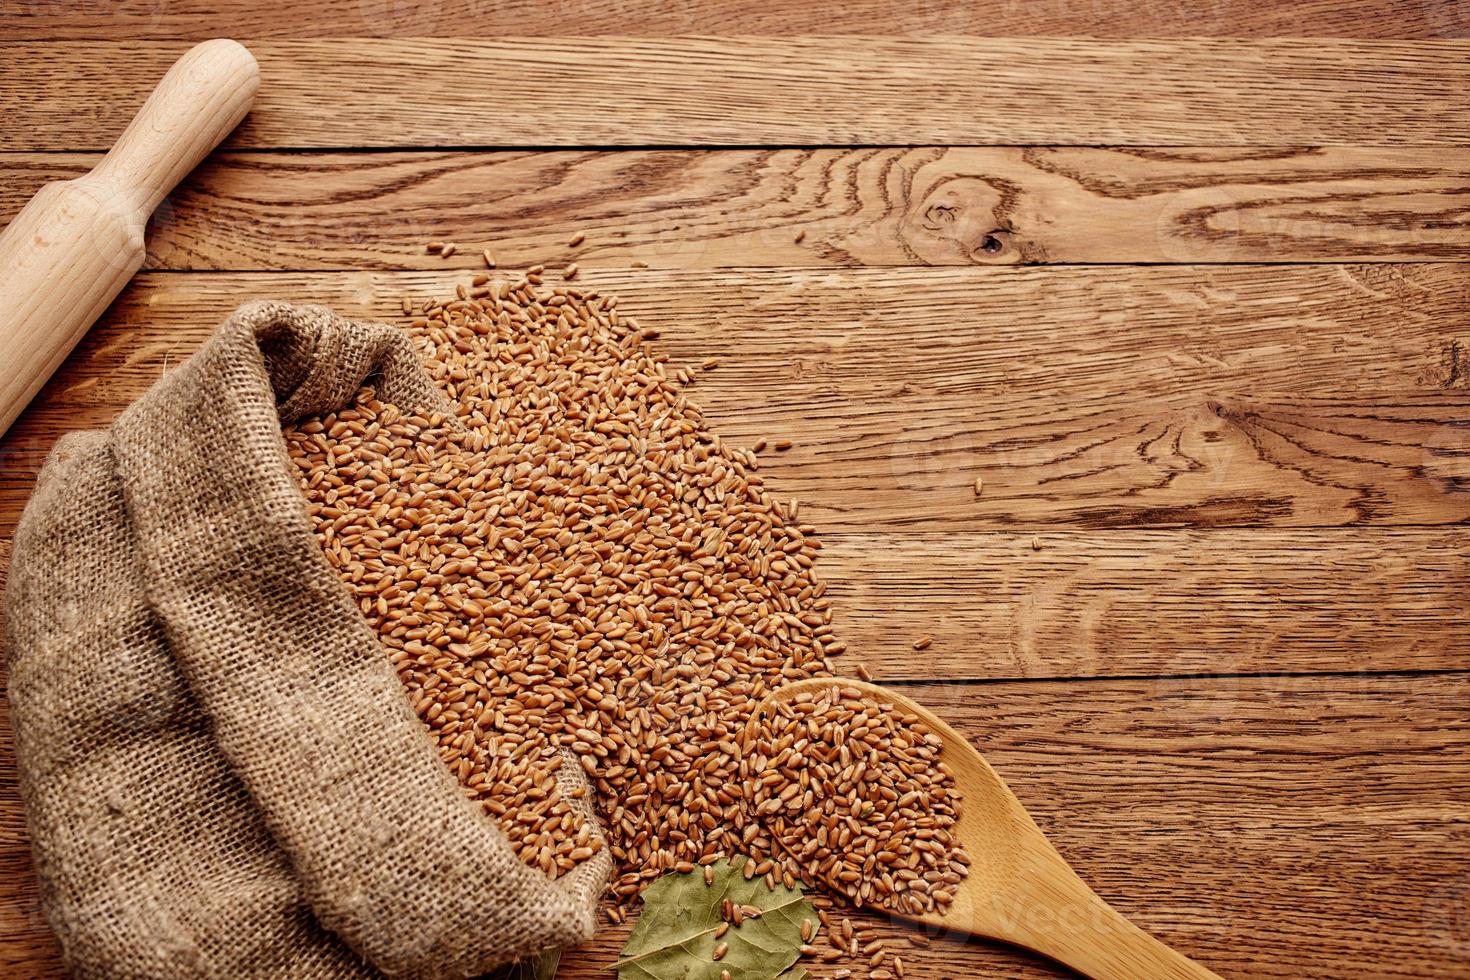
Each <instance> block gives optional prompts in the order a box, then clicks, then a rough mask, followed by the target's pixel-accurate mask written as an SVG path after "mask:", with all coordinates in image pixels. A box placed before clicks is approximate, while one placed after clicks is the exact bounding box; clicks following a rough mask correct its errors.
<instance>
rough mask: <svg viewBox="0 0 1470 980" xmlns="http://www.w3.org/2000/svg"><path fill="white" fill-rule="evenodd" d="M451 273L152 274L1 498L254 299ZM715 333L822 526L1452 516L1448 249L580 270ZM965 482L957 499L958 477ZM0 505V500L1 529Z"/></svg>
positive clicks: (384, 298) (1212, 523) (384, 313)
mask: <svg viewBox="0 0 1470 980" xmlns="http://www.w3.org/2000/svg"><path fill="white" fill-rule="evenodd" d="M461 279H462V274H460V273H455V272H452V271H450V272H438V273H429V272H403V273H369V272H356V273H350V272H344V273H333V274H325V273H323V274H301V273H268V274H240V273H230V274H218V275H211V274H173V273H149V274H145V275H144V276H142V277H140V279H139V280H137V281H136V282H135V283H134V285H133V287H132V288H130V289H129V290H128V291H127V292H126V293H125V294H124V296H123V297H122V298H121V299H120V300H119V302H118V303H117V304H115V305H114V307H113V309H112V310H111V311H110V313H109V314H108V315H107V316H106V317H105V318H104V320H103V322H102V323H101V324H100V325H99V326H98V327H97V328H96V329H94V330H93V331H92V333H91V334H90V335H89V336H88V337H87V339H86V340H85V341H84V342H83V344H82V345H81V347H79V349H78V351H77V353H76V355H75V356H74V358H73V360H72V362H71V364H70V366H69V368H68V369H67V370H66V371H65V372H64V373H63V375H62V376H61V377H60V378H59V379H57V380H56V381H54V382H53V383H52V384H51V385H48V386H47V387H46V388H45V389H43V391H42V393H41V395H40V397H39V398H38V400H37V401H36V402H35V403H33V405H32V407H31V408H30V409H29V410H28V411H27V413H26V414H25V415H23V416H22V418H21V419H20V420H19V421H18V423H17V425H16V428H15V430H14V432H13V433H12V438H11V440H10V441H9V442H8V443H7V445H8V447H9V451H10V453H11V455H12V463H11V466H10V468H9V471H10V473H9V476H8V477H6V478H5V480H4V481H3V482H0V508H3V511H4V512H8V513H12V514H13V513H14V512H15V509H16V508H17V507H18V506H19V504H20V502H21V500H23V499H24V497H25V496H26V495H27V494H28V493H29V478H30V477H29V476H28V475H27V474H28V473H30V472H33V470H34V467H35V466H36V465H38V461H39V457H40V456H41V455H43V453H44V451H45V450H46V449H47V448H49V446H50V444H51V443H52V442H53V441H54V439H55V438H56V436H57V435H58V434H59V433H61V432H63V431H66V430H68V429H71V428H76V427H79V426H88V425H102V424H105V423H106V422H107V421H108V420H109V419H110V418H111V417H112V416H113V415H114V414H116V412H118V411H119V410H120V409H121V408H122V407H123V406H124V405H126V404H127V403H128V402H130V401H131V400H132V399H133V398H136V397H137V396H138V395H139V394H141V393H142V392H143V391H144V390H145V389H146V388H147V387H148V386H149V385H151V384H152V383H153V382H154V381H155V380H156V379H157V378H158V377H159V375H160V373H161V372H162V371H163V370H164V369H165V368H166V367H167V366H168V365H169V364H170V363H172V364H177V363H178V362H179V361H180V360H182V359H183V358H184V357H187V356H188V355H189V354H190V353H191V352H192V351H193V350H194V349H195V347H197V346H198V344H199V343H200V342H201V341H202V340H203V339H204V337H205V336H207V334H208V333H209V332H210V331H211V330H213V329H214V327H215V326H216V325H217V324H218V323H219V322H220V321H221V320H222V319H223V318H224V316H225V315H226V314H227V313H228V312H229V311H231V310H232V309H233V308H234V307H235V306H236V305H238V304H239V303H240V302H242V301H243V300H245V299H247V298H265V297H271V298H282V299H289V300H294V301H297V302H309V303H310V302H314V303H321V304H324V305H328V306H331V307H333V308H335V309H337V310H338V311H339V312H341V313H343V314H345V315H349V316H357V317H367V318H376V319H384V320H391V321H394V322H398V321H401V320H402V319H403V317H402V313H401V309H400V307H399V301H400V298H401V297H403V296H409V297H413V298H414V299H415V300H416V301H417V300H422V299H426V298H430V297H436V296H438V297H443V296H450V295H452V294H453V284H454V283H455V282H456V281H460V280H461ZM578 282H579V284H580V285H581V286H583V287H584V288H587V289H603V290H606V291H610V292H613V293H616V294H618V295H619V296H620V297H621V298H622V307H621V308H622V309H624V310H625V311H627V312H629V313H636V314H637V315H638V316H639V317H640V318H641V319H642V321H643V322H644V323H646V324H649V325H657V326H658V327H660V328H661V329H662V331H663V334H662V337H661V339H660V344H661V345H662V346H663V347H664V349H665V350H667V351H668V352H669V353H670V355H671V356H672V357H673V358H674V359H675V361H676V362H677V363H690V364H696V365H697V364H698V363H699V362H702V361H703V360H705V359H706V358H710V357H714V358H716V359H717V361H718V362H719V367H718V368H716V369H715V370H712V371H701V372H697V373H698V375H699V377H698V380H697V382H696V384H695V386H694V390H693V391H694V398H695V400H696V401H697V402H698V403H700V404H701V405H702V406H704V408H705V409H706V410H707V412H708V413H709V415H710V418H711V419H712V421H713V423H714V425H715V427H716V429H717V430H719V431H721V432H722V433H723V434H724V435H725V436H726V437H727V438H730V439H733V440H735V441H736V442H739V443H743V444H750V443H753V442H755V441H756V440H757V439H758V438H762V437H765V438H770V439H776V438H783V437H784V438H790V439H792V440H794V441H795V442H796V445H795V447H794V448H793V449H791V450H790V451H789V452H783V453H775V452H769V451H768V452H767V453H766V454H765V456H764V462H763V464H762V471H763V473H765V474H766V475H767V478H768V479H770V480H771V481H772V482H773V484H775V485H779V486H781V487H783V490H784V492H786V493H789V494H790V495H792V496H796V497H799V498H802V499H803V500H805V501H806V503H805V506H804V511H803V512H804V513H805V514H806V515H807V517H808V519H810V520H812V521H813V522H815V523H817V524H819V525H821V526H823V527H824V528H826V529H829V530H833V531H868V530H874V529H877V528H886V529H890V530H895V529H904V530H909V531H919V530H930V531H944V532H948V533H953V532H958V531H963V530H985V529H1004V528H1011V529H1020V530H1031V529H1036V528H1043V527H1058V526H1070V527H1082V528H1103V527H1137V526H1199V527H1220V526H1263V525H1269V526H1281V527H1320V526H1349V525H1451V524H1456V523H1460V522H1463V521H1465V520H1467V519H1470V493H1467V492H1466V487H1467V486H1470V336H1467V332H1470V279H1467V278H1466V276H1465V274H1464V272H1463V271H1462V269H1461V267H1459V266H1454V265H1439V264H1416V265H1402V266H1397V265H1368V266H1291V267H1286V266H1282V267H1259V266H1215V267H1209V268H1171V267H1167V266H1155V267H1127V268H1116V269H1110V268H1096V267H1086V266H1083V267H1056V268H1039V269H1022V268H987V269H932V270H918V269H912V270H902V271H890V270H883V269H853V270H839V271H828V270H793V269H785V270H729V271H715V272H703V271H685V270H626V269H623V270H619V269H598V268H591V269H588V270H587V271H585V272H583V273H582V274H581V276H580V277H579V280H578ZM977 478H980V479H982V480H983V481H984V492H983V493H982V494H981V495H979V496H976V494H975V492H974V482H975V480H976V479H977ZM5 533H8V528H7V527H5V526H3V525H0V534H5Z"/></svg>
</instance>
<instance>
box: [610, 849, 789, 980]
mask: <svg viewBox="0 0 1470 980" xmlns="http://www.w3.org/2000/svg"><path fill="white" fill-rule="evenodd" d="M745 860H746V859H745V858H736V859H735V860H734V861H733V862H730V861H719V862H716V863H715V864H713V865H711V867H712V868H713V871H714V884H711V885H706V884H705V883H704V872H703V869H699V870H696V871H693V872H690V873H689V874H667V875H664V876H663V877H662V878H660V879H659V880H658V881H656V882H654V883H653V884H652V885H651V886H649V888H648V890H647V891H645V892H644V893H643V912H642V913H641V914H640V915H639V916H638V924H637V926H635V927H634V929H633V935H632V936H630V937H629V938H628V944H627V945H626V946H624V947H623V956H622V959H620V960H618V962H617V963H616V964H614V967H615V968H616V969H617V971H618V980H720V973H721V971H729V974H730V977H731V980H775V978H776V977H781V976H783V975H785V974H786V971H787V970H788V969H790V967H791V965H792V964H793V963H795V962H796V960H797V958H798V957H799V956H800V955H801V946H802V942H801V923H802V920H803V919H811V920H813V921H815V920H816V917H817V913H816V910H814V909H813V908H812V906H811V903H809V902H808V901H807V900H806V898H805V897H803V895H802V892H801V889H800V888H786V887H784V886H782V885H780V884H778V885H777V886H776V887H775V888H774V889H771V888H767V887H766V882H765V878H764V877H756V878H752V879H750V880H749V881H747V880H746V879H745V875H744V874H742V873H741V868H743V867H744V865H745ZM727 898H728V899H729V900H730V901H731V902H733V903H734V904H736V905H753V906H755V907H756V908H758V909H760V910H761V915H760V916H758V917H749V918H746V919H745V921H744V923H743V924H741V925H740V926H739V928H736V927H735V926H731V927H730V929H729V930H728V931H727V932H726V933H725V934H724V935H723V936H721V937H720V938H719V939H718V940H716V939H715V930H716V929H718V928H719V926H720V923H722V922H724V921H725V920H724V919H723V918H721V917H720V903H721V902H722V901H723V900H724V899H727ZM718 943H724V944H725V945H726V947H727V949H726V953H725V955H724V957H723V958H721V959H720V960H718V961H717V960H715V959H714V949H715V946H716V945H717V944H718ZM798 975H799V974H798Z"/></svg>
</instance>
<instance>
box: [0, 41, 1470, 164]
mask: <svg viewBox="0 0 1470 980" xmlns="http://www.w3.org/2000/svg"><path fill="white" fill-rule="evenodd" d="M184 47H185V44H184V43H182V42H173V41H169V42H147V41H118V42H106V43H103V42H94V41H87V42H78V41H61V42H35V41H18V42H12V43H8V44H6V45H5V47H4V51H3V57H0V104H3V105H5V106H7V107H8V109H7V112H6V113H5V115H4V117H3V119H0V150H84V149H102V148H105V147H106V145H107V144H110V143H111V142H112V140H113V138H114V136H115V134H116V133H118V132H119V131H120V130H121V129H122V127H123V125H124V123H125V122H126V121H127V119H128V118H130V117H131V116H132V114H133V113H134V111H135V110H136V108H137V106H138V105H139V104H141V102H142V100H143V98H144V96H145V94H146V93H147V92H148V91H149V90H151V89H152V87H153V86H154V84H155V83H156V82H157V80H158V78H159V77H160V76H161V75H162V74H163V72H164V71H165V70H166V69H167V67H168V65H169V64H170V63H171V62H172V61H173V60H174V59H176V58H177V57H178V56H179V54H180V53H181V52H182V50H183V49H184ZM252 49H253V50H254V51H255V53H256V54H257V56H258V57H259V59H260V63H261V72H262V85H261V93H260V97H259V99H258V101H257V103H256V109H255V111H254V112H253V113H252V114H251V117H250V118H249V119H248V120H247V121H246V122H245V124H244V125H243V126H242V128H241V129H240V130H239V131H238V133H237V135H236V137H235V139H234V145H236V146H255V147H344V146H350V147H359V146H360V147H369V146H371V147H429V146H469V145H478V146H579V145H606V146H628V145H646V144H698V145H732V146H749V145H800V146H807V145H821V144H835V145H863V144H880V145H881V144H887V145H921V146H922V145H928V144H934V143H941V144H950V143H961V144H989V143H1001V144H1007V145H1015V144H1026V143H1042V144H1046V143H1056V144H1066V145H1094V144H1102V145H1108V144H1119V145H1133V146H1154V145H1175V146H1180V145H1188V146H1196V145H1201V144H1215V143H1219V144H1226V145H1242V146H1244V145H1280V144H1283V143H1289V144H1342V143H1348V144H1351V143H1371V144H1377V145H1390V144H1403V145H1422V144H1445V145H1463V144H1464V143H1465V142H1466V141H1467V140H1470V135H1467V134H1470V102H1467V101H1466V100H1465V99H1464V98H1462V97H1461V94H1462V93H1463V92H1465V91H1466V90H1470V57H1467V56H1470V41H1464V40H1453V41H1335V40H1327V39H1321V40H1319V39H1304V40H1254V41H1252V40H1245V41H1241V40H1233V39H1232V40H1225V39H1203V38H1201V39H1181V40H1155V41H1107V40H1089V39H1075V38H1019V39H1017V38H954V37H948V38H943V37H940V38H873V37H790V38H751V37H743V38H708V37H705V38H687V37H686V38H645V39H638V38H603V37H599V38H566V37H556V38H488V39H487V38H469V39H453V40H447V39H415V40H399V39H360V38H354V39H322V40H316V39H313V40H304V39H303V40H277V39H271V40H262V41H259V42H253V43H252ZM854 65H861V66H863V70H862V71H861V72H854V71H853V70H852V68H853V66H854ZM104 81H105V84H103V82H104Z"/></svg>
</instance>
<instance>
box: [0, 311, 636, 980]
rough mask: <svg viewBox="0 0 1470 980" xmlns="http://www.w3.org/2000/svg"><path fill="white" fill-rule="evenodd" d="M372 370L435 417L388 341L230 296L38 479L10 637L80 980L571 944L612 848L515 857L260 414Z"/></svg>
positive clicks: (322, 970) (293, 413)
mask: <svg viewBox="0 0 1470 980" xmlns="http://www.w3.org/2000/svg"><path fill="white" fill-rule="evenodd" d="M373 375H375V376H376V378H377V380H376V384H377V385H378V388H379V390H380V391H381V392H382V393H383V394H384V395H385V396H387V397H388V398H390V399H392V400H393V401H395V402H398V403H399V404H401V405H404V406H405V407H407V406H414V407H418V408H431V407H443V403H442V401H440V399H439V396H438V394H437V393H436V391H435V390H434V389H433V387H432V386H431V385H430V383H429V382H428V380H427V379H426V377H425V376H424V374H423V373H422V371H421V369H420V367H419V365H418V362H417V360H416V359H415V356H414V354H413V351H412V348H411V347H410V345H409V343H408V341H407V340H406V339H405V337H404V336H403V335H402V334H400V333H399V332H398V331H397V330H395V329H393V328H392V327H388V326H382V325H368V324H360V323H353V322H349V321H347V320H343V319H341V318H339V317H337V316H334V315H333V314H332V313H330V312H329V311H327V310H323V309H319V308H296V307H291V306H288V305H285V304H279V303H263V304H254V305H250V306H246V307H242V308H241V309H240V310H239V311H238V312H236V313H235V315H234V316H233V317H231V318H230V320H229V321H228V322H226V323H225V324H224V325H223V326H222V327H221V328H220V329H219V330H218V331H217V332H216V333H215V334H214V336H213V337H212V338H211V339H210V340H209V341H208V342H207V343H206V344H205V346H204V347H203V349H201V350H200V351H199V352H198V353H197V354H195V355H194V357H192V358H191V359H190V360H189V361H188V362H186V363H185V364H183V365H181V366H180V367H179V368H178V369H177V370H175V371H173V372H171V373H170V374H168V375H167V376H165V377H164V378H163V379H162V380H161V381H160V382H159V383H158V384H157V385H155V386H154V387H153V389H152V390H151V391H149V392H148V393H147V394H146V395H145V396H144V397H143V398H141V399H140V400H139V401H138V402H137V403H136V404H134V405H133V406H132V407H130V408H129V409H128V410H127V411H126V412H124V413H123V414H122V416H121V417H120V418H119V419H118V420H117V421H116V422H115V423H114V424H113V425H112V427H111V428H110V429H108V430H107V431H106V432H89V433H79V434H75V435H71V436H68V437H67V438H65V439H63V440H62V441H61V443H60V444H58V446H57V447H56V450H55V452H54V453H53V454H52V456H51V459H50V460H49V461H48V462H47V464H46V467H45V470H44V471H43V472H42V474H41V478H40V481H39V483H38V485H37V487H36V491H35V495H34V496H33V497H32V499H31V501H30V504H29V505H28V506H27V508H26V511H25V514H24V516H23V517H22V520H21V525H20V528H19V530H18V531H17V532H16V538H15V549H14V554H13V557H12V563H11V570H10V579H9V587H8V591H7V594H6V633H7V635H6V649H7V651H8V655H9V658H10V679H11V680H10V698H11V705H12V710H13V712H14V720H15V728H16V742H17V754H18V758H19V762H20V774H21V788H22V792H23V794H24V798H25V805H26V816H27V823H28V826H29V829H30V833H31V838H32V840H33V842H34V849H35V857H36V864H37V868H38V870H39V873H40V877H41V883H42V891H43V896H42V897H43V902H44V903H45V906H46V909H47V914H48V916H49V917H50V919H51V922H52V925H53V927H54V928H55V930H56V932H57V935H58V936H59V937H60V939H61V942H62V945H63V948H64V950H65V953H66V957H67V961H68V963H69V965H70V967H71V968H72V970H73V972H74V973H75V974H76V975H77V976H81V977H108V978H119V977H228V978H235V977H257V976H258V977H265V976H270V977H312V978H316V977H358V976H371V975H374V974H375V971H382V972H384V973H387V974H389V975H394V976H406V977H420V976H422V977H430V976H470V975H474V974H476V973H480V972H483V971H485V970H487V969H489V968H491V967H493V966H495V965H497V964H500V963H503V962H505V961H507V960H510V959H512V958H514V957H518V956H521V955H524V954H528V953H531V952H534V951H536V950H538V949H542V948H545V947H549V946H557V945H566V944H569V943H574V942H578V941H581V940H583V939H586V938H587V937H588V936H589V935H590V934H591V932H592V928H593V913H594V904H595V900H596V897H597V895H598V894H599V892H600V891H601V889H602V887H603V884H604V882H605V880H606V877H607V874H608V871H609V859H608V857H607V851H606V849H604V850H603V852H602V853H601V854H600V855H599V856H598V858H596V859H594V860H592V861H588V862H585V863H584V864H583V865H582V866H580V867H579V868H578V869H577V870H576V871H575V872H573V873H571V874H569V875H567V876H565V877H563V878H562V879H560V880H559V881H557V882H555V883H552V882H550V881H548V880H547V879H546V878H545V877H544V876H543V875H542V874H541V873H540V872H538V871H535V870H532V869H531V868H528V867H526V866H525V865H524V864H522V863H521V862H520V861H518V860H517V859H516V857H515V855H514V853H513V852H512V851H511V848H510V845H509V843H508V842H507V840H506V839H505V837H504V836H503V835H502V834H501V833H500V831H499V829H498V828H497V827H496V826H495V825H494V823H493V822H492V821H491V820H490V819H489V818H488V817H486V816H485V815H484V814H483V813H482V812H481V811H480V809H479V807H478V806H477V805H475V804H472V803H471V802H470V801H469V800H468V799H467V798H466V797H465V796H464V794H463V793H462V791H461V789H460V787H459V785H458V783H457V782H456V780H455V779H454V777H453V776H452V775H451V774H450V772H449V770H448V768H447V767H446V766H444V764H443V763H442V762H441V761H440V760H439V758H438V756H437V754H436V752H435V750H434V748H433V746H432V744H431V741H430V739H429V737H428V736H427V734H426V732H425V730H424V728H423V726H422V724H421V723H420V721H419V720H418V718H416V717H415V716H414V714H413V711H412V709H411V708H410V706H409V704H408V702H407V699H406V697H405V695H404V693H403V690H402V687H401V686H400V684H399V682H398V679H397V678H396V677H395V676H394V674H393V671H392V668H391V667H390V666H389V663H388V659H387V657H386V655H385V654H384V652H383V650H382V649H381V648H380V647H379V645H378V641H377V638H376V636H375V635H374V634H373V633H372V631H371V630H370V629H369V627H368V626H367V624H366V622H365V621H364V620H363V619H362V618H361V617H360V616H359V615H358V613H357V611H356V609H355V607H354V605H353V603H352V600H351V599H350V598H349V596H348V594H347V591H346V590H345V588H344V587H343V586H342V585H341V584H340V582H339V581H338V580H337V577H336V575H335V574H334V573H333V571H332V570H331V568H330V567H329V566H328V565H327V562H326V559H325V557H324V556H323V555H322V553H321V551H320V549H319V548H318V546H317V543H316V541H315V540H314V539H313V537H312V534H311V531H310V528H309V525H308V519H307V515H306V509H305V502H304V500H303V499H302V496H301V494H300V492H299V491H298V489H297V487H296V485H295V483H294V482H293V478H292V476H291V474H290V469H289V463H288V461H287V457H286V453H285V448H284V444H283V441H282V438H281V432H280V427H281V421H282V419H293V418H296V417H299V416H302V415H307V414H312V413H316V412H319V411H324V410H328V409H332V408H336V407H338V406H340V405H342V404H343V403H345V402H346V401H347V400H348V399H349V398H350V397H351V396H352V394H353V393H354V392H355V391H356V389H357V388H358V387H359V384H360V383H361V382H362V381H363V380H364V379H365V378H367V377H369V376H373ZM563 770H564V772H565V774H566V775H565V777H564V778H566V779H569V780H579V781H580V779H581V770H580V767H578V766H575V765H572V766H566V767H563Z"/></svg>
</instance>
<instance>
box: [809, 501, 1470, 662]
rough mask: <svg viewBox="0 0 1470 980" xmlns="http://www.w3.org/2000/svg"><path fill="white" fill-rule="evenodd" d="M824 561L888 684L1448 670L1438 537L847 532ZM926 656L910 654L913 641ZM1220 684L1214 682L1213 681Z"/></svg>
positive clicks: (1332, 532) (853, 636)
mask: <svg viewBox="0 0 1470 980" xmlns="http://www.w3.org/2000/svg"><path fill="white" fill-rule="evenodd" d="M823 541H824V543H825V544H826V546H827V547H826V548H825V549H824V550H823V552H822V555H821V558H820V560H819V563H818V566H817V567H818V570H819V572H820V573H821V575H822V577H823V579H825V580H826V581H827V582H829V583H830V585H831V595H832V596H833V608H834V621H835V623H836V625H837V629H838V631H839V633H840V635H841V636H842V638H843V639H845V640H846V641H847V643H848V650H849V651H850V653H851V656H850V657H849V658H848V660H846V661H844V662H845V663H847V664H848V665H849V666H848V669H851V664H852V662H853V661H861V662H863V663H865V664H867V665H868V666H869V668H870V669H871V670H872V672H873V673H874V675H875V676H876V677H878V678H879V679H882V680H896V679H902V680H943V679H955V678H987V679H999V678H1028V677H1030V678H1035V677H1100V676H1101V677H1106V676H1139V675H1160V676H1167V675H1181V674H1205V673H1211V674H1246V673H1256V672H1266V671H1287V672H1318V671H1346V672H1356V671H1375V670H1408V669H1436V668H1442V669H1454V668H1460V667H1465V666H1467V665H1470V638H1466V637H1464V636H1462V635H1461V634H1462V632H1463V631H1462V629H1461V627H1460V622H1461V618H1462V615H1463V612H1462V610H1463V607H1464V602H1465V596H1466V595H1467V594H1470V556H1467V555H1466V550H1465V544H1466V540H1465V535H1464V534H1463V533H1461V532H1449V533H1446V532H1445V531H1442V530H1440V529H1435V528H1411V529H1385V528H1322V529H1311V530H1296V529H1279V528H1251V529H1248V530H1209V531H1184V530H1167V531H1140V530H1123V529H1109V530H1106V531H1065V532H1046V533H1043V534H1040V535H1036V536H1032V535H1026V534H1010V533H1003V532H1002V533H984V532H968V533H959V532H957V533H947V534H941V533H936V534H913V533H911V532H897V533H847V534H833V535H828V536H825V537H824V538H823ZM924 636H930V637H933V638H934V642H933V644H932V645H930V646H929V647H928V648H927V649H926V650H924V651H922V652H916V651H915V650H914V649H913V646H912V644H913V642H914V641H915V640H916V639H918V638H919V637H924ZM1207 683H1213V682H1207Z"/></svg>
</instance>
